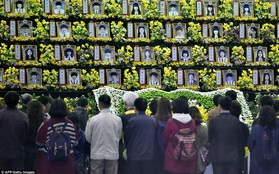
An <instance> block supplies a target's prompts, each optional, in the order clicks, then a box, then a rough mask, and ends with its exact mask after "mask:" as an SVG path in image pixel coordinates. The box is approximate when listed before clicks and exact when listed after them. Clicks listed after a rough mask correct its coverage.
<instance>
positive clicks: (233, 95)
mask: <svg viewBox="0 0 279 174" xmlns="http://www.w3.org/2000/svg"><path fill="white" fill-rule="evenodd" d="M225 96H227V97H230V98H231V99H232V100H236V98H237V93H236V92H235V91H234V90H229V91H227V92H226V93H225Z"/></svg>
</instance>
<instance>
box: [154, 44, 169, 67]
mask: <svg viewBox="0 0 279 174" xmlns="http://www.w3.org/2000/svg"><path fill="white" fill-rule="evenodd" d="M153 50H154V52H155V58H156V60H157V63H158V65H165V64H168V63H169V62H170V61H171V58H170V55H171V49H170V48H168V47H164V48H161V47H160V46H155V47H154V49H153Z"/></svg>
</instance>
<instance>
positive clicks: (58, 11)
mask: <svg viewBox="0 0 279 174" xmlns="http://www.w3.org/2000/svg"><path fill="white" fill-rule="evenodd" d="M54 14H64V10H63V9H60V10H58V9H55V10H54Z"/></svg>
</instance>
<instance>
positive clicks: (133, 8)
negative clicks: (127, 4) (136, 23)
mask: <svg viewBox="0 0 279 174" xmlns="http://www.w3.org/2000/svg"><path fill="white" fill-rule="evenodd" d="M135 7H138V14H141V12H140V7H139V4H138V3H134V4H133V6H132V14H135Z"/></svg>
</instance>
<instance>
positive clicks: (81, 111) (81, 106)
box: [73, 97, 88, 131]
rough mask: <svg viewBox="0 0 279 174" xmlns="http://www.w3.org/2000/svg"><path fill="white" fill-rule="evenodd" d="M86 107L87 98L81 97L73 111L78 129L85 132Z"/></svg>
mask: <svg viewBox="0 0 279 174" xmlns="http://www.w3.org/2000/svg"><path fill="white" fill-rule="evenodd" d="M87 105H88V100H87V98H84V97H81V98H80V99H78V101H77V107H76V108H75V109H74V110H73V112H75V113H76V114H77V115H78V118H79V122H78V127H79V128H81V130H83V131H85V127H86V123H87V121H88V112H87V111H86V107H87Z"/></svg>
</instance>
